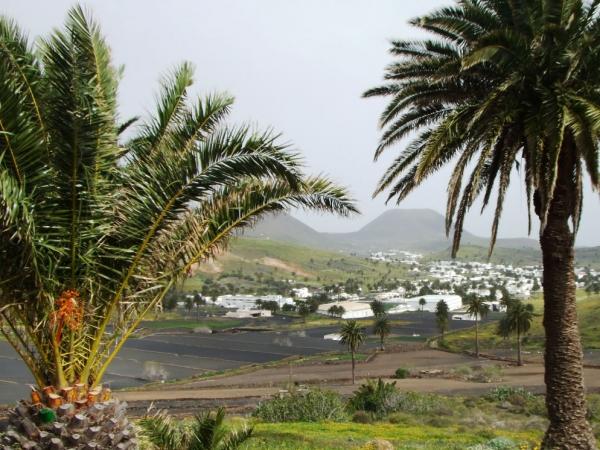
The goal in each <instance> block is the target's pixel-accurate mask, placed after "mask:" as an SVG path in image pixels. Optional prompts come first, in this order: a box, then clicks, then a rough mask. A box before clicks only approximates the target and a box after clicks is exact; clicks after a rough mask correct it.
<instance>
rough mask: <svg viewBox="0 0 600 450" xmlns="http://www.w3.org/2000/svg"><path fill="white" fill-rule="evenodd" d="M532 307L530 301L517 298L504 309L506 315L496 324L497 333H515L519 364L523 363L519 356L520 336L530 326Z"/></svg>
mask: <svg viewBox="0 0 600 450" xmlns="http://www.w3.org/2000/svg"><path fill="white" fill-rule="evenodd" d="M533 311H534V308H533V305H532V304H531V303H527V304H525V303H523V302H521V301H519V300H516V301H513V302H512V303H511V304H510V306H509V307H508V309H507V310H506V316H504V317H503V318H502V320H501V321H500V324H499V326H498V328H499V330H498V334H500V335H501V336H508V335H510V334H511V333H516V334H517V362H518V364H519V366H522V365H523V360H522V358H521V338H522V336H523V334H525V333H527V332H528V331H529V329H530V328H531V323H532V322H533V317H534V315H535V314H534V312H533Z"/></svg>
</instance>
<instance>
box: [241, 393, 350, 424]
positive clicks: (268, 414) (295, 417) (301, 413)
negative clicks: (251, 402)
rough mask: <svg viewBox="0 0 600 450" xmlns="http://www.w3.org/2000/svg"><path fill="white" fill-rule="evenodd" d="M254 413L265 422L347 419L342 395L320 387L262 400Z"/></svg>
mask: <svg viewBox="0 0 600 450" xmlns="http://www.w3.org/2000/svg"><path fill="white" fill-rule="evenodd" d="M252 415H253V416H254V417H257V418H259V419H261V420H263V421H265V422H319V421H322V420H330V421H334V422H341V421H344V420H347V416H346V414H345V411H344V403H343V401H342V399H341V397H340V396H339V395H338V394H337V393H335V392H331V391H322V390H318V389H317V390H311V391H308V392H306V393H292V394H290V395H288V396H285V397H281V398H279V397H275V398H272V399H269V400H266V401H264V402H260V403H259V404H258V406H257V407H256V409H255V410H254V412H253V413H252Z"/></svg>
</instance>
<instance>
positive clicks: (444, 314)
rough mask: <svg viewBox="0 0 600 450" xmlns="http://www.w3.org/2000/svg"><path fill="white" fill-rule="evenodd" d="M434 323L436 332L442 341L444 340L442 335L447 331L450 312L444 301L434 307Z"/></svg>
mask: <svg viewBox="0 0 600 450" xmlns="http://www.w3.org/2000/svg"><path fill="white" fill-rule="evenodd" d="M435 323H436V324H437V327H438V330H440V333H441V334H442V341H443V340H444V334H445V333H446V331H448V324H449V323H450V311H449V310H448V303H446V302H445V301H444V300H440V301H439V302H437V304H436V305H435Z"/></svg>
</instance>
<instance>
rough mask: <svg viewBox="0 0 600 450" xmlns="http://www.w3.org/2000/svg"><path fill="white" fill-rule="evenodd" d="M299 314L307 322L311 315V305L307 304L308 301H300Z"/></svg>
mask: <svg viewBox="0 0 600 450" xmlns="http://www.w3.org/2000/svg"><path fill="white" fill-rule="evenodd" d="M298 314H299V315H300V317H302V321H303V322H304V323H306V318H307V317H308V316H309V315H310V307H309V306H308V305H307V304H306V302H302V303H300V305H299V306H298Z"/></svg>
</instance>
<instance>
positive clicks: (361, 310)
mask: <svg viewBox="0 0 600 450" xmlns="http://www.w3.org/2000/svg"><path fill="white" fill-rule="evenodd" d="M332 306H341V307H342V308H344V314H342V319H362V318H365V317H372V316H373V311H371V306H370V305H369V304H368V303H361V302H352V301H345V302H333V303H323V304H322V305H319V308H318V309H317V313H319V314H323V315H328V314H329V308H331V307H332Z"/></svg>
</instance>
